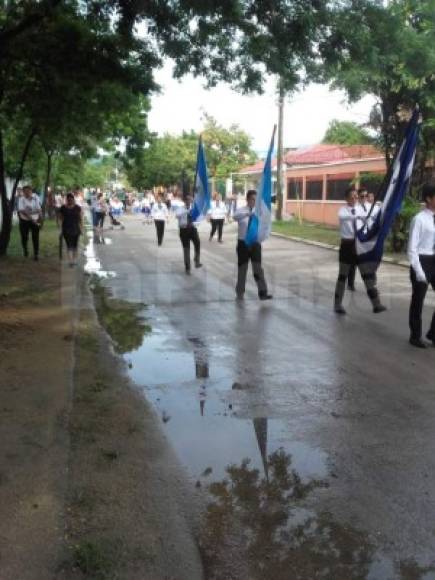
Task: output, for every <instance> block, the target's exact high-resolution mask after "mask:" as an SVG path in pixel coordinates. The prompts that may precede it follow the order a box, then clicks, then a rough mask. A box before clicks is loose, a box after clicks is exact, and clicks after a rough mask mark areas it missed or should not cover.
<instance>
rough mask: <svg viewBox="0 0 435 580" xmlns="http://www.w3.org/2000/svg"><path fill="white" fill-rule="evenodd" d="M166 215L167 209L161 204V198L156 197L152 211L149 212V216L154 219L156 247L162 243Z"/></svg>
mask: <svg viewBox="0 0 435 580" xmlns="http://www.w3.org/2000/svg"><path fill="white" fill-rule="evenodd" d="M168 215H169V212H168V208H167V206H166V204H165V203H164V202H163V199H162V196H161V195H158V196H157V200H156V202H155V203H154V205H153V209H152V210H151V216H152V218H153V219H154V225H155V226H156V233H157V245H158V246H161V245H162V242H163V236H164V235H165V222H166V220H167V219H168Z"/></svg>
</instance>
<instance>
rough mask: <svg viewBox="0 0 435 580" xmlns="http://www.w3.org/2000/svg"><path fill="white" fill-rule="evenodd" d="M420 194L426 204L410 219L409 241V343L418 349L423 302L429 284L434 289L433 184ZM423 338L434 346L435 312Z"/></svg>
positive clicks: (434, 223) (434, 214)
mask: <svg viewBox="0 0 435 580" xmlns="http://www.w3.org/2000/svg"><path fill="white" fill-rule="evenodd" d="M422 196H423V199H424V201H425V203H426V207H425V209H423V210H421V211H420V212H419V213H418V214H417V215H416V216H415V217H414V219H413V220H412V222H411V228H410V231H409V242H408V258H409V262H410V264H411V271H410V274H411V284H412V298H411V305H410V308H409V328H410V331H411V336H410V338H409V342H410V344H412V346H416V347H417V348H426V345H425V343H424V342H423V341H422V339H421V336H422V312H423V304H424V299H425V296H426V292H427V289H428V287H429V284H430V285H431V286H432V289H433V290H435V185H425V186H424V187H423V191H422ZM426 338H427V339H428V340H430V341H431V342H432V344H433V345H434V346H435V312H434V314H433V316H432V322H431V326H430V329H429V332H428V333H427V334H426Z"/></svg>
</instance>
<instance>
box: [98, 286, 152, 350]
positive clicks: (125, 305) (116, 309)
mask: <svg viewBox="0 0 435 580" xmlns="http://www.w3.org/2000/svg"><path fill="white" fill-rule="evenodd" d="M90 287H91V290H92V292H93V294H94V303H95V308H96V311H97V315H98V320H99V321H100V324H101V325H102V326H103V328H104V329H105V330H106V332H107V333H108V334H109V335H110V337H111V338H112V340H113V344H114V348H115V351H116V352H117V353H119V354H124V353H126V352H132V351H134V350H135V349H137V348H139V347H140V345H141V344H142V342H143V339H144V336H145V335H146V334H149V333H150V332H151V330H152V329H151V326H150V325H149V324H147V322H146V319H145V317H144V316H143V311H144V308H145V305H144V304H137V303H133V302H127V301H126V300H120V299H117V298H113V297H112V294H111V292H110V290H109V289H108V288H106V287H105V286H104V285H103V284H102V283H101V281H100V280H99V278H98V277H96V276H94V277H93V278H92V279H91V281H90Z"/></svg>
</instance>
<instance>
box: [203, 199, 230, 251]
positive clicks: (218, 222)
mask: <svg viewBox="0 0 435 580" xmlns="http://www.w3.org/2000/svg"><path fill="white" fill-rule="evenodd" d="M208 215H209V218H210V222H211V231H210V238H209V240H210V241H211V240H212V239H213V236H214V235H215V233H216V231H217V232H218V241H219V243H221V244H222V233H223V229H224V223H225V218H226V215H227V208H226V206H225V204H224V202H223V201H222V196H221V195H219V194H218V193H216V194H215V196H214V201H213V202H212V204H211V208H210V209H209V211H208Z"/></svg>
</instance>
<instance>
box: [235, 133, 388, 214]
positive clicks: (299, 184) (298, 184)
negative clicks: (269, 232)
mask: <svg viewBox="0 0 435 580" xmlns="http://www.w3.org/2000/svg"><path fill="white" fill-rule="evenodd" d="M263 166H264V161H260V162H258V163H255V164H254V165H250V166H249V167H245V168H244V169H242V171H240V172H239V173H238V174H237V175H238V176H239V177H241V178H242V179H243V180H244V189H245V190H247V189H251V188H252V189H257V188H258V187H259V184H260V180H261V175H262V171H263ZM273 169H274V172H275V176H274V180H275V182H276V159H275V160H274V161H273ZM283 171H284V172H285V184H286V187H285V200H284V215H287V216H290V215H292V214H293V215H298V216H301V217H302V219H305V220H307V221H312V222H317V223H324V224H330V225H336V224H337V213H338V209H339V207H340V206H341V205H342V204H343V198H344V194H345V191H346V189H347V188H348V187H349V186H350V185H355V186H356V187H361V186H365V187H367V188H368V189H371V190H373V191H375V189H376V187H377V183H378V182H379V177H380V176H382V175H384V174H385V172H386V164H385V158H384V155H383V153H382V151H380V150H379V149H377V148H376V147H374V146H373V145H337V144H327V143H322V144H319V145H312V146H310V147H302V148H300V149H296V150H290V151H288V152H287V153H286V154H285V156H284V168H283Z"/></svg>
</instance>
